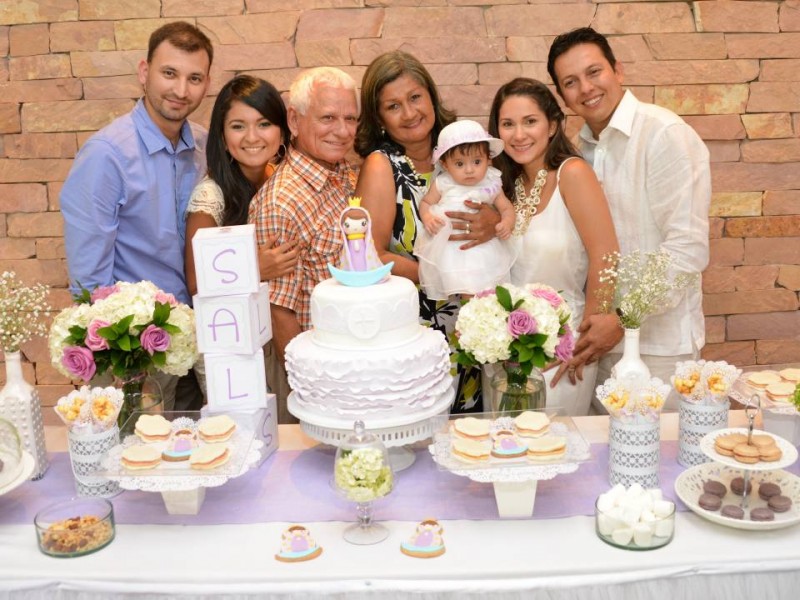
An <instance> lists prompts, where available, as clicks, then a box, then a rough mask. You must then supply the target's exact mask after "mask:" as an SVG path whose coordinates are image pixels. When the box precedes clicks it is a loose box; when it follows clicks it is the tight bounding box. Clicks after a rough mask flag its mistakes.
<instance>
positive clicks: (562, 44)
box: [547, 27, 617, 94]
mask: <svg viewBox="0 0 800 600" xmlns="http://www.w3.org/2000/svg"><path fill="white" fill-rule="evenodd" d="M579 44H594V45H595V46H597V47H598V48H600V51H601V52H602V53H603V56H605V57H606V60H607V61H608V62H609V64H610V65H611V67H612V68H613V67H615V66H616V65H617V59H616V57H615V56H614V51H613V50H612V49H611V46H610V45H609V44H608V39H606V36H604V35H603V34H602V33H597V32H596V31H595V30H594V29H592V28H591V27H579V28H578V29H573V30H572V31H568V32H567V33H562V34H561V35H559V36H557V37H556V39H554V40H553V43H552V44H550V52H549V53H548V55H547V72H548V73H550V79H552V80H553V84H555V86H556V91H557V92H558V93H559V94H561V86H560V85H559V83H558V77H556V69H555V64H556V59H557V58H558V57H559V56H561V55H562V54H564V53H565V52H567V51H568V50H571V49H572V48H574V47H575V46H577V45H579Z"/></svg>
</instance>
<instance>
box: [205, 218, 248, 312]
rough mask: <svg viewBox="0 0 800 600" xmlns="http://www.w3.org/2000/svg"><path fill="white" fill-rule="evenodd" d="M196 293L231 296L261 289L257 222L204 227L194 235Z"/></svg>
mask: <svg viewBox="0 0 800 600" xmlns="http://www.w3.org/2000/svg"><path fill="white" fill-rule="evenodd" d="M192 250H193V251H194V264H195V273H196V274H197V295H198V296H201V297H207V296H229V295H231V294H251V293H254V292H257V291H258V284H259V282H260V279H261V278H260V276H259V272H258V257H257V253H256V252H257V249H256V228H255V225H236V226H235V227H204V228H202V229H198V230H197V233H195V235H194V238H192Z"/></svg>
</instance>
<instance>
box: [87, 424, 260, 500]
mask: <svg viewBox="0 0 800 600" xmlns="http://www.w3.org/2000/svg"><path fill="white" fill-rule="evenodd" d="M178 429H191V430H192V431H196V430H197V423H196V422H195V421H193V420H192V419H189V418H187V417H179V418H177V419H175V420H174V421H172V431H177V430H178ZM226 443H227V444H228V448H229V450H230V452H231V458H230V460H228V462H227V463H225V464H224V465H222V466H220V467H217V468H216V469H214V470H213V471H198V470H196V469H192V468H191V467H190V466H189V461H183V462H175V463H168V462H161V463H160V464H159V466H158V467H157V468H156V469H150V470H147V471H130V470H128V469H126V468H125V467H123V466H122V464H121V463H120V458H121V456H122V452H123V451H124V450H125V448H127V447H129V446H135V445H139V444H142V441H141V440H140V439H139V438H138V437H137V436H135V435H129V436H127V437H126V438H125V439H124V440H123V441H122V443H121V444H119V445H117V446H114V447H113V448H112V449H111V450H109V452H108V455H107V456H106V457H104V458H103V460H102V462H101V467H102V469H103V472H102V473H101V474H102V475H103V476H104V477H107V478H108V479H111V480H112V481H116V482H118V483H119V485H120V487H121V488H123V489H125V490H142V491H145V492H178V491H185V490H193V489H196V488H199V487H218V486H220V485H223V484H225V482H227V481H228V480H229V479H233V478H234V477H239V476H240V475H243V474H244V473H246V472H247V471H248V469H250V468H251V467H252V466H253V465H254V464H255V463H257V462H258V461H259V459H260V452H259V451H260V449H261V448H262V447H263V446H264V442H262V441H261V440H256V439H254V432H253V431H251V430H248V429H246V428H243V427H242V426H241V424H239V425H238V426H237V428H236V432H235V433H234V434H233V436H232V437H231V439H230V440H228V441H227V442H226ZM151 445H153V446H155V447H157V448H162V447H166V442H162V443H160V444H151Z"/></svg>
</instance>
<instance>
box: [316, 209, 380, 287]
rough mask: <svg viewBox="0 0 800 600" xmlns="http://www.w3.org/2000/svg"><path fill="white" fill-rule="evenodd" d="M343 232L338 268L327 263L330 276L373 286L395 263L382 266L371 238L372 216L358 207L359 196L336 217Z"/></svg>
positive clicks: (354, 283) (357, 285) (342, 280)
mask: <svg viewBox="0 0 800 600" xmlns="http://www.w3.org/2000/svg"><path fill="white" fill-rule="evenodd" d="M339 227H340V228H341V231H342V239H343V244H342V254H341V258H340V260H339V267H338V268H337V267H334V266H333V265H330V264H329V265H328V270H329V271H330V273H331V275H333V277H335V278H336V280H337V281H338V282H339V283H342V284H344V285H348V286H354V287H360V286H365V285H372V284H374V283H378V282H379V281H381V280H383V279H384V278H386V277H387V276H388V275H389V273H390V272H391V270H392V266H393V265H394V263H393V262H392V263H389V264H388V265H384V264H383V263H382V262H381V259H380V258H379V257H378V251H377V250H376V249H375V243H374V242H373V240H372V219H371V218H370V215H369V212H368V211H367V210H366V209H365V208H363V207H362V206H361V198H359V197H352V198H350V200H348V206H347V208H345V209H344V210H343V211H342V214H341V215H340V217H339Z"/></svg>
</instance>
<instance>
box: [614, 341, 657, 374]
mask: <svg viewBox="0 0 800 600" xmlns="http://www.w3.org/2000/svg"><path fill="white" fill-rule="evenodd" d="M611 376H612V377H614V379H616V380H617V381H629V382H634V381H646V380H648V379H650V369H648V368H647V365H646V364H645V363H644V361H643V360H642V357H641V355H640V353H639V330H638V329H625V350H623V352H622V358H621V359H620V360H619V362H617V364H615V365H614V368H613V369H612V370H611Z"/></svg>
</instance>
